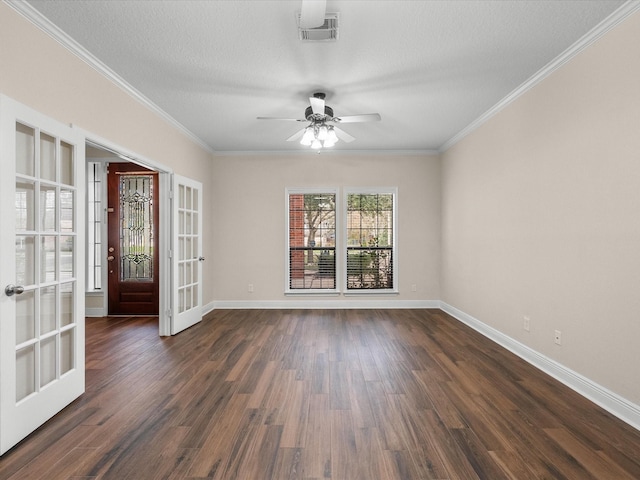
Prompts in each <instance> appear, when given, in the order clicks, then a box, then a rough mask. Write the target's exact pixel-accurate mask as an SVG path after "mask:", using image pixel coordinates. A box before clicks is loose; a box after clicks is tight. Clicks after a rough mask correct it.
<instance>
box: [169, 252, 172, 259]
mask: <svg viewBox="0 0 640 480" xmlns="http://www.w3.org/2000/svg"><path fill="white" fill-rule="evenodd" d="M169 258H173V252H172V251H171V250H169Z"/></svg>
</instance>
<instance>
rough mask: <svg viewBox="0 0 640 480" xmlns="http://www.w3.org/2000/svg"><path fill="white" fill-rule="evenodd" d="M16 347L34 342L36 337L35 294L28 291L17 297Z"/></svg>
mask: <svg viewBox="0 0 640 480" xmlns="http://www.w3.org/2000/svg"><path fill="white" fill-rule="evenodd" d="M15 298H16V345H20V344H21V343H24V342H27V341H29V340H32V339H33V338H35V336H36V307H35V305H36V304H35V292H34V291H33V290H27V291H25V292H24V293H23V294H22V295H16V296H15Z"/></svg>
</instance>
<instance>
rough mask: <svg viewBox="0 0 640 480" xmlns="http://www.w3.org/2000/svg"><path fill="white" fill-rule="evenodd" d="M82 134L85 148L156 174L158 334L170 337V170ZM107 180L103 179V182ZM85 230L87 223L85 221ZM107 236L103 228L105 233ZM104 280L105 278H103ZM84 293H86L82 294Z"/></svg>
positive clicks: (133, 153)
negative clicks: (101, 152)
mask: <svg viewBox="0 0 640 480" xmlns="http://www.w3.org/2000/svg"><path fill="white" fill-rule="evenodd" d="M79 130H80V131H82V132H83V134H84V136H85V139H86V142H85V143H86V144H87V145H91V146H93V147H96V148H100V149H102V150H106V151H107V152H109V153H111V154H113V155H115V156H117V157H119V158H121V159H122V160H124V161H126V162H130V163H136V164H138V165H142V166H143V167H146V168H149V169H151V170H154V171H156V172H158V183H159V188H160V192H159V202H158V203H159V205H158V208H159V212H158V213H159V218H160V221H159V225H158V250H159V262H160V265H159V269H158V270H159V275H160V285H159V292H158V331H159V334H160V336H169V335H171V285H172V282H171V233H172V232H171V177H172V175H173V170H172V169H171V168H169V167H167V166H165V165H162V164H160V163H158V162H156V161H154V160H151V159H149V158H147V157H145V156H143V155H139V154H138V153H135V152H132V151H130V150H128V149H126V148H124V147H122V146H121V145H118V144H116V143H114V142H111V141H110V140H107V139H105V138H102V137H100V136H98V135H95V134H93V133H91V132H88V131H86V130H82V129H79ZM105 180H106V179H105ZM85 227H88V225H86V219H85ZM103 233H104V234H106V228H105V229H104V232H103ZM103 278H104V275H103ZM103 285H105V292H104V295H105V299H104V304H103V305H104V308H105V312H106V302H107V297H106V295H108V293H109V292H108V288H109V286H108V284H107V283H104V282H103ZM85 293H86V292H85Z"/></svg>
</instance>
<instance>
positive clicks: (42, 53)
mask: <svg viewBox="0 0 640 480" xmlns="http://www.w3.org/2000/svg"><path fill="white" fill-rule="evenodd" d="M0 93H2V94H4V95H7V96H8V97H11V98H13V99H14V100H17V101H19V102H21V103H23V104H25V105H27V106H29V107H31V108H33V109H35V110H38V111H40V112H42V113H44V114H45V115H48V116H49V117H51V118H53V119H55V120H58V121H60V122H62V123H67V124H73V125H76V126H78V127H80V128H83V129H84V130H86V131H88V132H91V133H92V134H93V135H97V136H98V137H100V138H102V139H105V140H107V141H109V142H113V143H114V144H117V145H119V146H121V147H122V148H124V149H126V150H128V151H131V152H135V153H136V154H138V155H140V156H142V157H145V158H147V159H149V160H152V161H154V162H156V163H157V164H161V165H163V166H165V167H168V168H170V169H173V170H174V171H175V172H176V173H179V174H181V175H184V176H187V177H190V178H195V179H198V180H199V181H202V182H203V183H204V216H205V218H210V216H211V211H210V207H209V206H210V205H211V203H212V202H211V192H212V189H211V183H210V182H211V167H212V165H211V153H210V152H208V151H206V150H205V149H203V148H202V147H201V146H200V145H198V144H197V143H195V142H194V141H192V140H191V139H190V138H188V137H187V136H186V135H185V134H184V133H182V132H181V131H179V130H178V129H177V128H175V127H174V126H172V125H170V124H169V123H167V122H166V121H165V120H163V119H162V118H161V117H159V116H158V115H157V114H155V113H153V112H152V111H150V110H149V109H148V108H146V107H144V106H143V105H142V104H141V103H140V102H138V101H136V100H134V99H133V98H132V97H131V96H130V95H128V94H127V93H125V92H124V91H123V90H122V89H121V88H119V87H117V86H116V85H115V84H113V83H112V82H111V81H109V80H107V79H106V78H105V77H104V76H102V75H101V74H100V73H98V72H97V71H96V70H95V69H93V68H92V67H90V66H89V65H87V64H86V63H84V62H83V61H81V60H80V59H79V58H78V57H76V56H75V55H74V54H72V53H70V52H69V51H68V50H67V49H65V48H64V47H62V46H61V45H60V44H59V43H57V42H56V41H54V40H53V39H52V38H51V37H49V36H48V35H46V34H45V33H43V32H42V31H41V30H39V29H38V28H36V27H35V26H33V25H32V24H31V23H30V22H29V21H28V20H26V19H25V18H23V17H22V16H21V15H19V14H18V13H16V12H15V11H14V10H13V9H12V8H10V7H8V6H7V5H6V4H5V3H4V2H0ZM211 227H212V222H205V229H204V232H203V233H204V249H205V251H204V256H205V257H209V258H211V257H212V256H213V250H211V249H210V246H211V242H210V241H209V240H210V238H211V234H212V229H211ZM205 270H206V271H205V276H204V279H203V286H204V290H203V294H204V299H203V301H204V303H205V304H206V303H209V302H211V301H212V300H213V293H212V288H211V285H212V278H213V272H212V271H211V270H210V269H205Z"/></svg>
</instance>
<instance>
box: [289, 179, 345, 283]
mask: <svg viewBox="0 0 640 480" xmlns="http://www.w3.org/2000/svg"><path fill="white" fill-rule="evenodd" d="M287 210H288V217H289V222H288V230H289V232H288V233H289V238H288V241H289V244H288V265H287V272H288V274H287V276H288V286H287V290H288V291H289V292H309V291H320V292H326V291H335V290H336V193H335V191H325V190H323V191H310V190H305V191H294V190H289V191H288V193H287Z"/></svg>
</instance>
